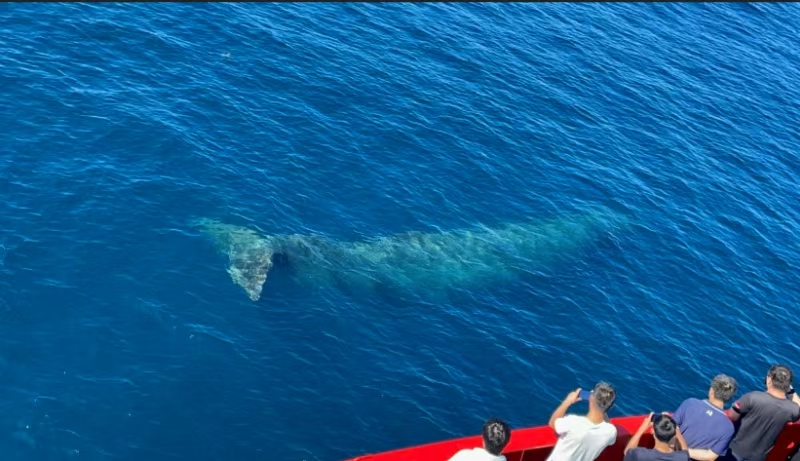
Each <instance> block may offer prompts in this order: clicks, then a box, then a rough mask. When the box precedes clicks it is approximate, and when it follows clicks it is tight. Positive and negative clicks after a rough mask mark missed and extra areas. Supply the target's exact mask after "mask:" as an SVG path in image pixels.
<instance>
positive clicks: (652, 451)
mask: <svg viewBox="0 0 800 461" xmlns="http://www.w3.org/2000/svg"><path fill="white" fill-rule="evenodd" d="M650 427H652V428H653V438H654V439H655V441H656V443H655V446H654V447H653V448H645V447H640V446H639V440H640V439H641V438H642V435H644V433H645V432H646V431H647V429H649V428H650ZM676 441H677V442H678V445H679V446H681V447H685V446H686V441H685V440H684V439H683V437H682V436H681V431H680V430H679V429H678V424H677V423H676V422H675V420H674V419H672V417H671V416H670V415H668V414H666V413H663V414H654V413H650V415H648V416H647V418H645V420H644V421H642V425H641V426H639V429H638V430H637V431H636V433H635V434H633V437H631V439H630V440H629V441H628V445H627V446H626V447H625V451H624V453H625V458H624V460H623V461H689V452H688V451H687V450H674V449H673V448H672V447H673V445H675V442H676Z"/></svg>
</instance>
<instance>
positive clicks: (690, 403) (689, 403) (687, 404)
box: [678, 397, 703, 410]
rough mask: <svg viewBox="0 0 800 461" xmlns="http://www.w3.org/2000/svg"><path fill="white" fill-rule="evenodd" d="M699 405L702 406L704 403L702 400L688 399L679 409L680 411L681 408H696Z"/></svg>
mask: <svg viewBox="0 0 800 461" xmlns="http://www.w3.org/2000/svg"><path fill="white" fill-rule="evenodd" d="M698 403H699V404H702V403H703V401H702V400H700V399H696V398H694V397H689V398H688V399H686V400H684V401H683V402H681V406H679V407H678V409H679V410H680V409H681V408H686V407H691V406H696V405H697V404H698Z"/></svg>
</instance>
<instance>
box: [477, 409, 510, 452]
mask: <svg viewBox="0 0 800 461" xmlns="http://www.w3.org/2000/svg"><path fill="white" fill-rule="evenodd" d="M481 432H482V434H483V445H484V446H485V447H486V451H488V452H489V453H491V454H493V455H495V456H498V455H499V454H500V453H502V451H503V448H505V447H506V445H508V441H509V440H511V428H510V427H509V426H508V423H506V422H505V421H502V420H500V419H497V418H489V419H488V420H487V421H486V422H485V423H483V430H482V431H481Z"/></svg>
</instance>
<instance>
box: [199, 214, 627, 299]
mask: <svg viewBox="0 0 800 461" xmlns="http://www.w3.org/2000/svg"><path fill="white" fill-rule="evenodd" d="M626 222H627V220H626V219H625V218H624V217H623V216H621V215H620V214H618V213H614V212H611V211H609V210H591V211H587V212H582V213H575V214H571V215H568V216H564V217H561V218H554V219H550V220H545V221H530V222H520V223H510V224H503V225H500V226H497V227H487V226H476V227H474V228H471V229H458V230H452V231H444V232H430V233H425V232H417V231H412V232H405V233H401V234H396V235H391V236H384V237H376V238H372V239H369V240H364V241H357V242H346V241H338V240H334V239H331V238H328V237H325V236H322V235H313V234H312V235H304V234H283V235H263V234H260V233H258V232H256V231H254V230H252V229H249V228H246V227H242V226H237V225H234V224H228V223H224V222H221V221H218V220H214V219H207V218H203V219H198V220H195V221H193V223H192V224H193V227H195V228H196V229H198V230H199V231H200V233H201V234H203V235H205V236H206V237H208V238H209V239H210V240H211V241H212V242H213V243H214V245H215V246H216V248H217V249H218V250H219V251H221V252H222V253H224V254H225V255H227V257H228V269H227V270H228V273H229V274H230V276H231V279H232V280H233V282H234V283H236V284H237V285H239V286H240V287H242V288H243V289H244V291H245V292H246V293H247V296H248V297H249V298H250V299H251V300H253V301H258V299H259V298H260V297H261V294H262V290H263V287H264V283H265V282H266V281H267V276H268V274H269V272H270V270H271V269H272V268H273V267H274V266H276V264H277V265H280V266H287V267H288V268H289V269H290V270H291V273H292V275H293V276H294V278H295V279H297V280H298V281H300V282H303V283H310V284H312V285H319V284H333V285H336V286H339V287H341V288H344V289H347V290H349V291H351V292H360V293H361V292H366V293H374V292H376V291H377V290H387V289H389V290H399V291H406V292H413V293H414V294H417V295H423V296H424V295H426V294H427V295H431V296H436V295H437V294H441V293H443V292H445V291H446V290H448V289H453V288H459V287H462V288H463V287H477V286H486V285H491V284H497V283H502V282H507V281H509V280H511V279H513V278H514V277H517V276H519V275H521V274H523V273H530V272H531V271H535V270H537V269H540V268H542V267H543V266H544V265H545V264H548V263H551V262H552V261H554V260H556V259H557V258H559V257H562V256H564V255H566V254H569V253H572V252H575V251H576V250H579V249H580V248H582V247H584V246H585V245H586V244H588V243H590V242H592V241H594V240H596V239H598V238H600V237H601V236H602V235H605V234H608V233H610V232H613V231H614V230H617V229H620V228H621V227H622V226H623V225H624V224H626Z"/></svg>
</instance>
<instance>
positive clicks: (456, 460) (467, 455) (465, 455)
mask: <svg viewBox="0 0 800 461" xmlns="http://www.w3.org/2000/svg"><path fill="white" fill-rule="evenodd" d="M474 452H475V450H474V449H472V448H465V449H463V450H460V451H458V453H456V454H454V455H453V457H452V458H450V459H449V460H448V461H468V460H471V459H473V457H474Z"/></svg>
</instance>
